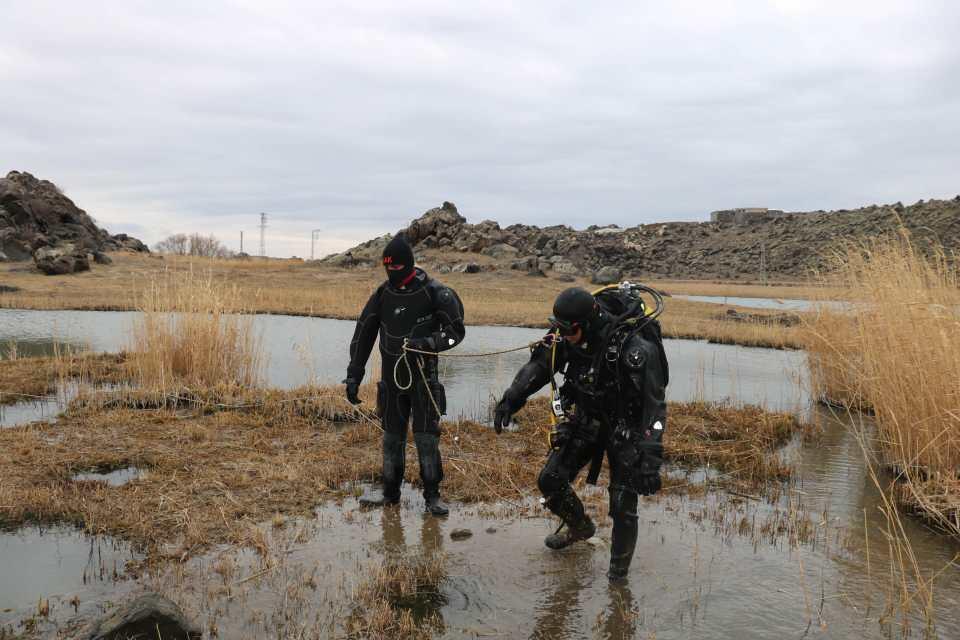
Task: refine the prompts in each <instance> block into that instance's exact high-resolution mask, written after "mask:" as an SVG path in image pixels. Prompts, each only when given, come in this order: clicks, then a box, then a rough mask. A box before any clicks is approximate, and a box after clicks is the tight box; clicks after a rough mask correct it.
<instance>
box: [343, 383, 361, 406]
mask: <svg viewBox="0 0 960 640" xmlns="http://www.w3.org/2000/svg"><path fill="white" fill-rule="evenodd" d="M343 383H344V384H345V385H347V400H349V401H350V404H360V383H359V382H357V381H356V380H354V379H353V378H347V379H346V380H344V381H343Z"/></svg>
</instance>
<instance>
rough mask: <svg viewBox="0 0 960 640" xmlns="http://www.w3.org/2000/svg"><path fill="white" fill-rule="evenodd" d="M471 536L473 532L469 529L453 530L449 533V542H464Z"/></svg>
mask: <svg viewBox="0 0 960 640" xmlns="http://www.w3.org/2000/svg"><path fill="white" fill-rule="evenodd" d="M472 536H473V531H470V529H454V530H453V531H451V532H450V539H451V540H466V539H467V538H470V537H472Z"/></svg>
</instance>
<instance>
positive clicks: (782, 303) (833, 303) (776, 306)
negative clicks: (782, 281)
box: [674, 295, 850, 311]
mask: <svg viewBox="0 0 960 640" xmlns="http://www.w3.org/2000/svg"><path fill="white" fill-rule="evenodd" d="M674 297H675V298H682V299H684V300H693V301H694V302H710V303H713V304H728V305H734V306H738V307H750V308H753V309H773V310H776V311H813V310H814V309H816V308H817V307H824V308H826V309H830V310H836V311H843V310H844V309H847V308H849V307H850V303H849V302H842V301H840V300H799V299H791V298H745V297H740V296H684V295H678V296H674Z"/></svg>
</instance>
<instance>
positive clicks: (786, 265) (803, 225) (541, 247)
mask: <svg viewBox="0 0 960 640" xmlns="http://www.w3.org/2000/svg"><path fill="white" fill-rule="evenodd" d="M901 223H902V224H903V225H904V226H905V227H906V228H907V229H908V230H909V231H910V233H911V234H912V237H913V239H914V241H915V242H916V244H917V245H918V246H919V247H920V248H921V249H923V248H924V247H931V246H933V245H935V244H942V245H943V247H944V249H946V252H947V254H948V255H952V253H953V252H955V251H960V196H958V198H954V199H951V200H926V201H923V200H921V201H919V202H917V203H916V204H913V205H909V206H904V205H903V204H902V203H899V202H898V203H895V204H892V205H883V206H878V205H871V206H868V207H863V208H861V209H854V210H840V211H833V212H826V211H813V212H807V213H791V214H784V215H782V216H776V217H772V218H770V219H769V220H765V221H758V222H755V223H753V224H750V225H743V226H738V225H730V224H720V223H715V222H667V223H655V224H643V225H638V226H635V227H629V228H619V227H616V226H606V227H602V226H596V225H594V226H591V227H590V228H588V229H585V230H579V231H578V230H575V229H572V228H570V227H568V226H565V225H558V226H552V227H535V226H530V225H521V224H515V225H510V226H508V227H506V228H501V227H500V225H499V224H497V223H496V222H493V221H490V220H485V221H483V222H480V223H478V224H470V223H468V222H467V221H466V219H465V218H464V217H463V216H462V215H460V213H459V211H457V208H456V206H454V205H453V204H451V203H449V202H445V203H444V204H443V206H441V207H436V208H434V209H430V210H429V211H427V212H426V213H424V214H423V215H422V216H421V217H420V218H417V219H416V220H414V221H413V222H411V223H410V225H409V226H408V227H407V228H406V229H403V230H401V231H400V232H399V233H403V234H405V235H406V236H407V239H408V240H409V241H410V242H411V243H412V244H413V245H414V246H415V247H416V248H417V249H418V250H422V249H439V250H441V251H443V250H449V251H457V252H470V253H481V254H485V255H486V256H487V257H489V258H491V259H493V260H495V261H498V262H502V263H503V266H506V267H510V268H512V269H515V270H521V271H533V270H539V271H545V272H548V273H549V272H553V273H554V274H558V275H570V276H574V275H591V276H592V275H593V274H595V273H597V272H598V271H599V270H600V269H602V268H604V267H613V268H616V269H619V270H620V272H621V274H622V277H650V276H653V277H678V278H722V279H737V278H746V279H757V278H759V277H760V276H761V274H762V273H765V275H767V276H774V277H780V278H785V279H792V278H801V277H805V276H807V275H809V274H810V273H811V272H812V271H815V270H816V271H823V270H824V269H827V268H829V267H830V255H831V250H832V249H833V248H834V247H835V246H836V243H837V241H839V240H862V239H866V238H869V237H874V236H878V235H881V234H889V233H891V232H896V230H897V229H898V228H899V225H900V224H901ZM389 238H390V236H385V237H384V238H378V239H375V240H371V241H368V242H366V243H364V244H362V245H360V246H358V247H355V248H354V249H351V250H350V251H348V252H346V254H340V255H341V256H344V255H350V256H352V258H353V259H354V260H355V263H357V264H366V263H367V261H372V260H378V259H379V253H380V251H382V248H383V246H384V245H385V244H386V242H387V241H389ZM505 247H509V248H505ZM514 250H516V251H514ZM460 260H461V261H462V260H463V258H460ZM534 261H536V263H535V264H534ZM486 268H488V266H487V265H485V266H484V269H486Z"/></svg>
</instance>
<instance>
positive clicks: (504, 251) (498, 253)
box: [480, 243, 520, 260]
mask: <svg viewBox="0 0 960 640" xmlns="http://www.w3.org/2000/svg"><path fill="white" fill-rule="evenodd" d="M480 253H482V254H483V255H485V256H490V257H491V258H494V259H496V260H500V259H502V258H513V257H515V256H517V255H519V253H520V250H519V249H517V248H516V247H511V246H510V245H508V244H503V243H500V244H495V245H491V246H489V247H487V248H486V249H484V250H482V251H481V252H480Z"/></svg>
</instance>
